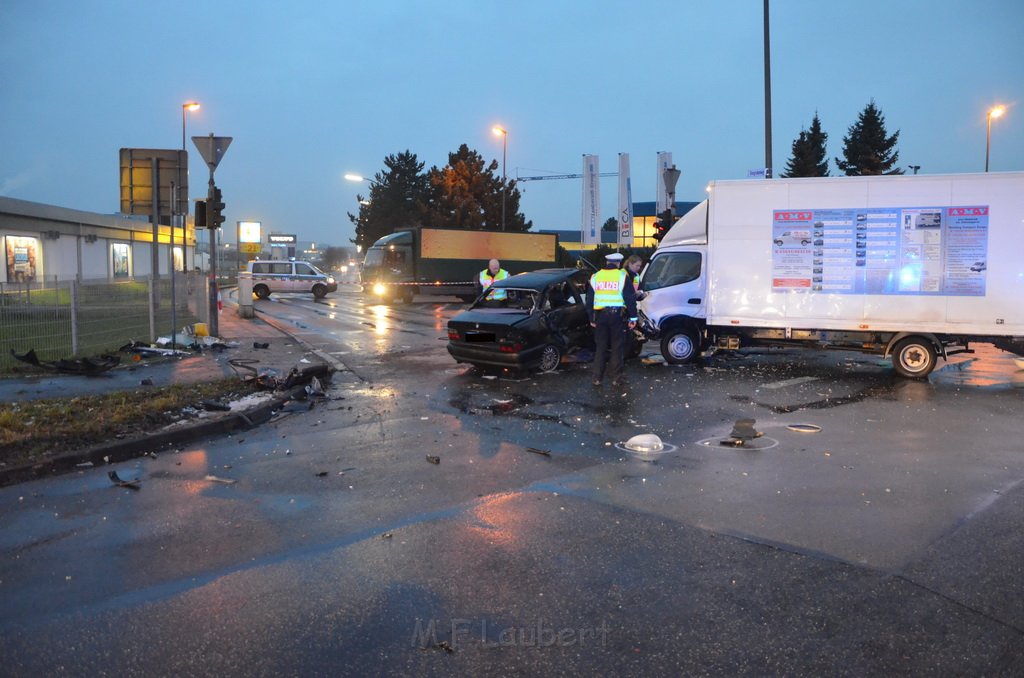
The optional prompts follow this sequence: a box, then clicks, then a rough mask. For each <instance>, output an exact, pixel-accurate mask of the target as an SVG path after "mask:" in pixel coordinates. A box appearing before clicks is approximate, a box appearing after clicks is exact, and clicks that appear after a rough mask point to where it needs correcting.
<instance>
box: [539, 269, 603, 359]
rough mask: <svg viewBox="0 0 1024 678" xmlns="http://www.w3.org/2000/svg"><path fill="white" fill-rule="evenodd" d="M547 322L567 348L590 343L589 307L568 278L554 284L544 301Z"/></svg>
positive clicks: (552, 331) (554, 334)
mask: <svg viewBox="0 0 1024 678" xmlns="http://www.w3.org/2000/svg"><path fill="white" fill-rule="evenodd" d="M544 308H545V310H544V313H545V314H546V317H545V323H546V324H547V326H548V329H549V330H550V331H551V333H552V335H553V336H555V337H557V338H558V339H559V342H560V343H563V344H564V346H565V347H566V348H574V347H580V346H586V345H588V344H589V343H590V337H591V327H590V322H589V320H588V318H587V307H586V304H585V303H584V300H583V297H582V295H581V294H580V292H579V290H578V289H576V287H575V286H574V285H573V284H572V283H571V282H569V281H568V280H565V281H560V282H557V283H554V284H552V285H551V286H550V287H549V288H548V290H547V297H546V300H545V303H544Z"/></svg>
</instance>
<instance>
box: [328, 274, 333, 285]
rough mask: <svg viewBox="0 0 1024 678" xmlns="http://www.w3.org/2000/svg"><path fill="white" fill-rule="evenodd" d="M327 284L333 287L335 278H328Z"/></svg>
mask: <svg viewBox="0 0 1024 678" xmlns="http://www.w3.org/2000/svg"><path fill="white" fill-rule="evenodd" d="M327 282H329V283H330V284H332V285H333V284H334V276H333V275H331V276H327Z"/></svg>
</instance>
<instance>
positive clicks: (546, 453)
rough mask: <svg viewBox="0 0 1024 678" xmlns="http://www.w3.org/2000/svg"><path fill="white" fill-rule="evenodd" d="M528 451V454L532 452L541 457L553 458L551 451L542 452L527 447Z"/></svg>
mask: <svg viewBox="0 0 1024 678" xmlns="http://www.w3.org/2000/svg"><path fill="white" fill-rule="evenodd" d="M526 451H527V452H532V453H533V454H540V455H543V456H545V457H550V456H551V452H550V450H541V449H538V448H536V447H527V448H526Z"/></svg>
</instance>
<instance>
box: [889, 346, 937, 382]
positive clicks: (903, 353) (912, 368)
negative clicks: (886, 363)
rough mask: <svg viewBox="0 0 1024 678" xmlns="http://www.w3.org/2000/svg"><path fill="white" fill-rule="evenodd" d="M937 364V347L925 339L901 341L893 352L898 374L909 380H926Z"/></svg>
mask: <svg viewBox="0 0 1024 678" xmlns="http://www.w3.org/2000/svg"><path fill="white" fill-rule="evenodd" d="M935 362H936V353H935V347H934V346H933V345H932V342H930V341H928V340H927V339H925V338H924V337H906V338H905V339H900V340H899V342H897V344H896V347H895V348H894V349H893V350H892V366H893V367H894V368H895V369H896V373H897V374H899V375H900V376H902V377H907V378H909V379H924V378H925V377H927V376H928V375H929V374H930V373H931V371H932V370H933V369H935Z"/></svg>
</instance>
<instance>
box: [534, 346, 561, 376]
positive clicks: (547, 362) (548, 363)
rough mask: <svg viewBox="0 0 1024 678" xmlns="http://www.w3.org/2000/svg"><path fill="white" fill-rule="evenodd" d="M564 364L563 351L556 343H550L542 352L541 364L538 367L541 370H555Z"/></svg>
mask: <svg viewBox="0 0 1024 678" xmlns="http://www.w3.org/2000/svg"><path fill="white" fill-rule="evenodd" d="M561 364H562V351H561V350H559V348H558V347H557V346H555V345H554V344H548V345H547V346H545V347H544V350H542V351H541V352H540V365H538V366H537V369H538V370H540V371H541V372H554V371H555V370H557V369H558V366H559V365H561Z"/></svg>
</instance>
